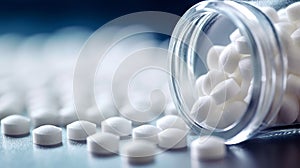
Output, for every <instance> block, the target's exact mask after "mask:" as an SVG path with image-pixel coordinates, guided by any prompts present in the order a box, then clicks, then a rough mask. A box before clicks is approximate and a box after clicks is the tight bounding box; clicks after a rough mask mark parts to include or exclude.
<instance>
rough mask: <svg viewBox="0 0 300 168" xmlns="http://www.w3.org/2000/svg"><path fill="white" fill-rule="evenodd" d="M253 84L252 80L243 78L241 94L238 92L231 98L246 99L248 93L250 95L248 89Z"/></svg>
mask: <svg viewBox="0 0 300 168" xmlns="http://www.w3.org/2000/svg"><path fill="white" fill-rule="evenodd" d="M250 85H251V80H250V81H246V80H243V81H242V83H241V85H240V87H241V91H240V93H239V94H237V95H236V96H234V97H233V98H232V99H231V100H235V101H236V100H244V99H245V98H246V97H247V95H248V90H249V87H250Z"/></svg>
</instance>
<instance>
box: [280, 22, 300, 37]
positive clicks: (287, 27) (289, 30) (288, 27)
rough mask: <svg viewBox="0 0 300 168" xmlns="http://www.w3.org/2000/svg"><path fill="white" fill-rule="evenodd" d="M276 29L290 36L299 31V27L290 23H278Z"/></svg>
mask: <svg viewBox="0 0 300 168" xmlns="http://www.w3.org/2000/svg"><path fill="white" fill-rule="evenodd" d="M275 28H276V30H279V31H285V32H287V33H288V34H289V35H291V34H292V33H293V32H294V31H295V30H296V29H297V27H296V26H295V25H293V24H292V23H290V22H278V23H276V24H275Z"/></svg>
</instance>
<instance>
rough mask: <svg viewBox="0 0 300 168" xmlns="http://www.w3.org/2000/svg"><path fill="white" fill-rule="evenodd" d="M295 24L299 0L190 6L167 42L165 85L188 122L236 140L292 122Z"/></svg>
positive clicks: (298, 73) (297, 73)
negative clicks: (168, 84)
mask: <svg viewBox="0 0 300 168" xmlns="http://www.w3.org/2000/svg"><path fill="white" fill-rule="evenodd" d="M271 2H273V1H271ZM279 9H280V10H279ZM189 25H193V26H189ZM299 32H300V2H295V3H294V2H293V1H292V2H290V3H286V4H282V3H279V2H278V3H276V2H275V1H274V3H269V4H268V3H264V2H263V1H251V2H245V1H204V2H200V3H198V4H196V5H195V6H193V7H192V8H190V9H189V10H188V11H187V12H186V13H185V14H184V15H183V17H182V18H181V19H180V21H179V22H178V23H177V25H176V27H175V30H174V31H173V34H172V36H173V37H175V38H172V40H171V42H170V48H169V50H170V53H172V54H171V55H170V59H171V61H170V67H171V74H172V76H173V78H172V80H171V87H172V89H171V90H173V92H174V95H175V96H174V100H175V103H176V104H178V106H179V108H178V109H179V110H180V112H181V113H182V114H183V117H184V119H185V121H187V123H188V125H189V126H190V127H191V128H192V130H193V131H194V132H196V133H198V134H200V133H201V134H213V135H216V136H219V137H221V138H224V139H225V143H227V144H236V143H239V142H242V141H245V140H247V139H249V138H251V137H253V136H255V135H257V133H259V132H260V131H262V130H265V129H267V128H270V127H273V128H276V127H277V126H282V125H293V124H296V123H297V122H299V118H300V117H299V116H300V112H299V111H300V110H299V102H300V99H299V96H300V92H299V90H300V86H299V85H297V84H296V83H298V82H297V81H298V78H299V79H300V68H299V64H300V57H299V56H298V52H299V51H300V45H299V44H300V42H299V41H300V40H299V39H300V38H299V37H300V36H299V34H300V33H299Z"/></svg>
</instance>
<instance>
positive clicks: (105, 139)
mask: <svg viewBox="0 0 300 168" xmlns="http://www.w3.org/2000/svg"><path fill="white" fill-rule="evenodd" d="M86 140H87V150H88V151H89V152H91V153H93V154H98V155H110V154H116V153H117V152H118V150H119V141H120V137H119V136H117V135H114V134H111V133H108V132H101V133H96V134H94V135H91V136H89V137H87V139H86Z"/></svg>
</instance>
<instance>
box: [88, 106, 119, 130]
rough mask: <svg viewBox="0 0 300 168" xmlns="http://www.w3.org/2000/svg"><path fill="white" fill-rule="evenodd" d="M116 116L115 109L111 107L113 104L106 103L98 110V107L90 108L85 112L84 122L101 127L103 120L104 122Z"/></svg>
mask: <svg viewBox="0 0 300 168" xmlns="http://www.w3.org/2000/svg"><path fill="white" fill-rule="evenodd" d="M117 115H118V111H117V109H116V108H115V107H114V106H113V104H110V103H106V104H104V105H102V106H101V107H99V108H98V106H93V107H90V108H89V109H88V110H87V111H86V118H85V120H87V121H90V122H92V123H95V124H97V125H98V126H100V125H101V122H102V121H103V120H106V119H108V118H110V117H114V116H117Z"/></svg>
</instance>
